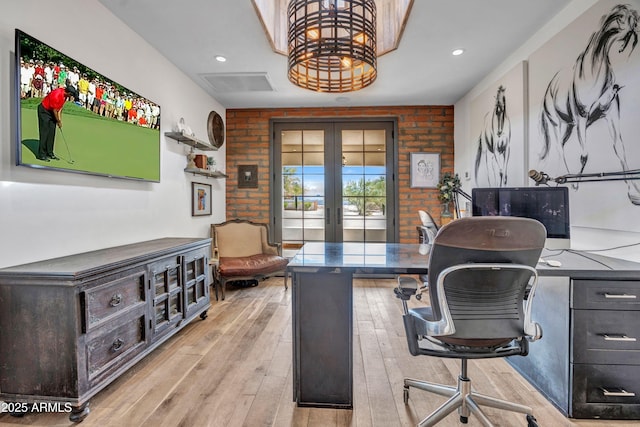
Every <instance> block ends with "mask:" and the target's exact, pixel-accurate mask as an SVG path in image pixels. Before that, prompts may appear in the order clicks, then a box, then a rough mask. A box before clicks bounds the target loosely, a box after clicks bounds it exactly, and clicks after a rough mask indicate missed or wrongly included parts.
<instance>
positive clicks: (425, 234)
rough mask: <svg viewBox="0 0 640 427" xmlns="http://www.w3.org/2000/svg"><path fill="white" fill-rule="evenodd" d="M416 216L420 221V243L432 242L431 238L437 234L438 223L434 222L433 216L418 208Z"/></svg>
mask: <svg viewBox="0 0 640 427" xmlns="http://www.w3.org/2000/svg"><path fill="white" fill-rule="evenodd" d="M418 216H419V217H420V222H421V223H422V225H421V226H420V235H421V238H422V243H426V244H430V243H433V239H434V238H435V237H436V234H438V224H436V222H435V221H434V220H433V217H432V216H431V215H430V214H429V213H428V212H427V211H423V210H419V211H418Z"/></svg>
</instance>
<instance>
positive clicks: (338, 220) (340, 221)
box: [336, 208, 342, 225]
mask: <svg viewBox="0 0 640 427" xmlns="http://www.w3.org/2000/svg"><path fill="white" fill-rule="evenodd" d="M336 211H337V214H336V224H338V225H340V224H341V223H342V216H341V215H340V211H341V209H340V208H337V209H336Z"/></svg>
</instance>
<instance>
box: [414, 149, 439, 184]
mask: <svg viewBox="0 0 640 427" xmlns="http://www.w3.org/2000/svg"><path fill="white" fill-rule="evenodd" d="M438 181H440V153H411V188H436V187H437V186H438Z"/></svg>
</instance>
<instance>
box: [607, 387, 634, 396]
mask: <svg viewBox="0 0 640 427" xmlns="http://www.w3.org/2000/svg"><path fill="white" fill-rule="evenodd" d="M600 390H602V394H603V395H605V396H612V397H635V395H636V394H635V393H633V392H631V391H627V390H625V389H623V388H618V387H612V388H605V387H600Z"/></svg>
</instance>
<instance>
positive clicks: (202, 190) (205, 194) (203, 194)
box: [191, 182, 211, 216]
mask: <svg viewBox="0 0 640 427" xmlns="http://www.w3.org/2000/svg"><path fill="white" fill-rule="evenodd" d="M202 215H211V185H210V184H202V183H199V182H192V183H191V216H202Z"/></svg>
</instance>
